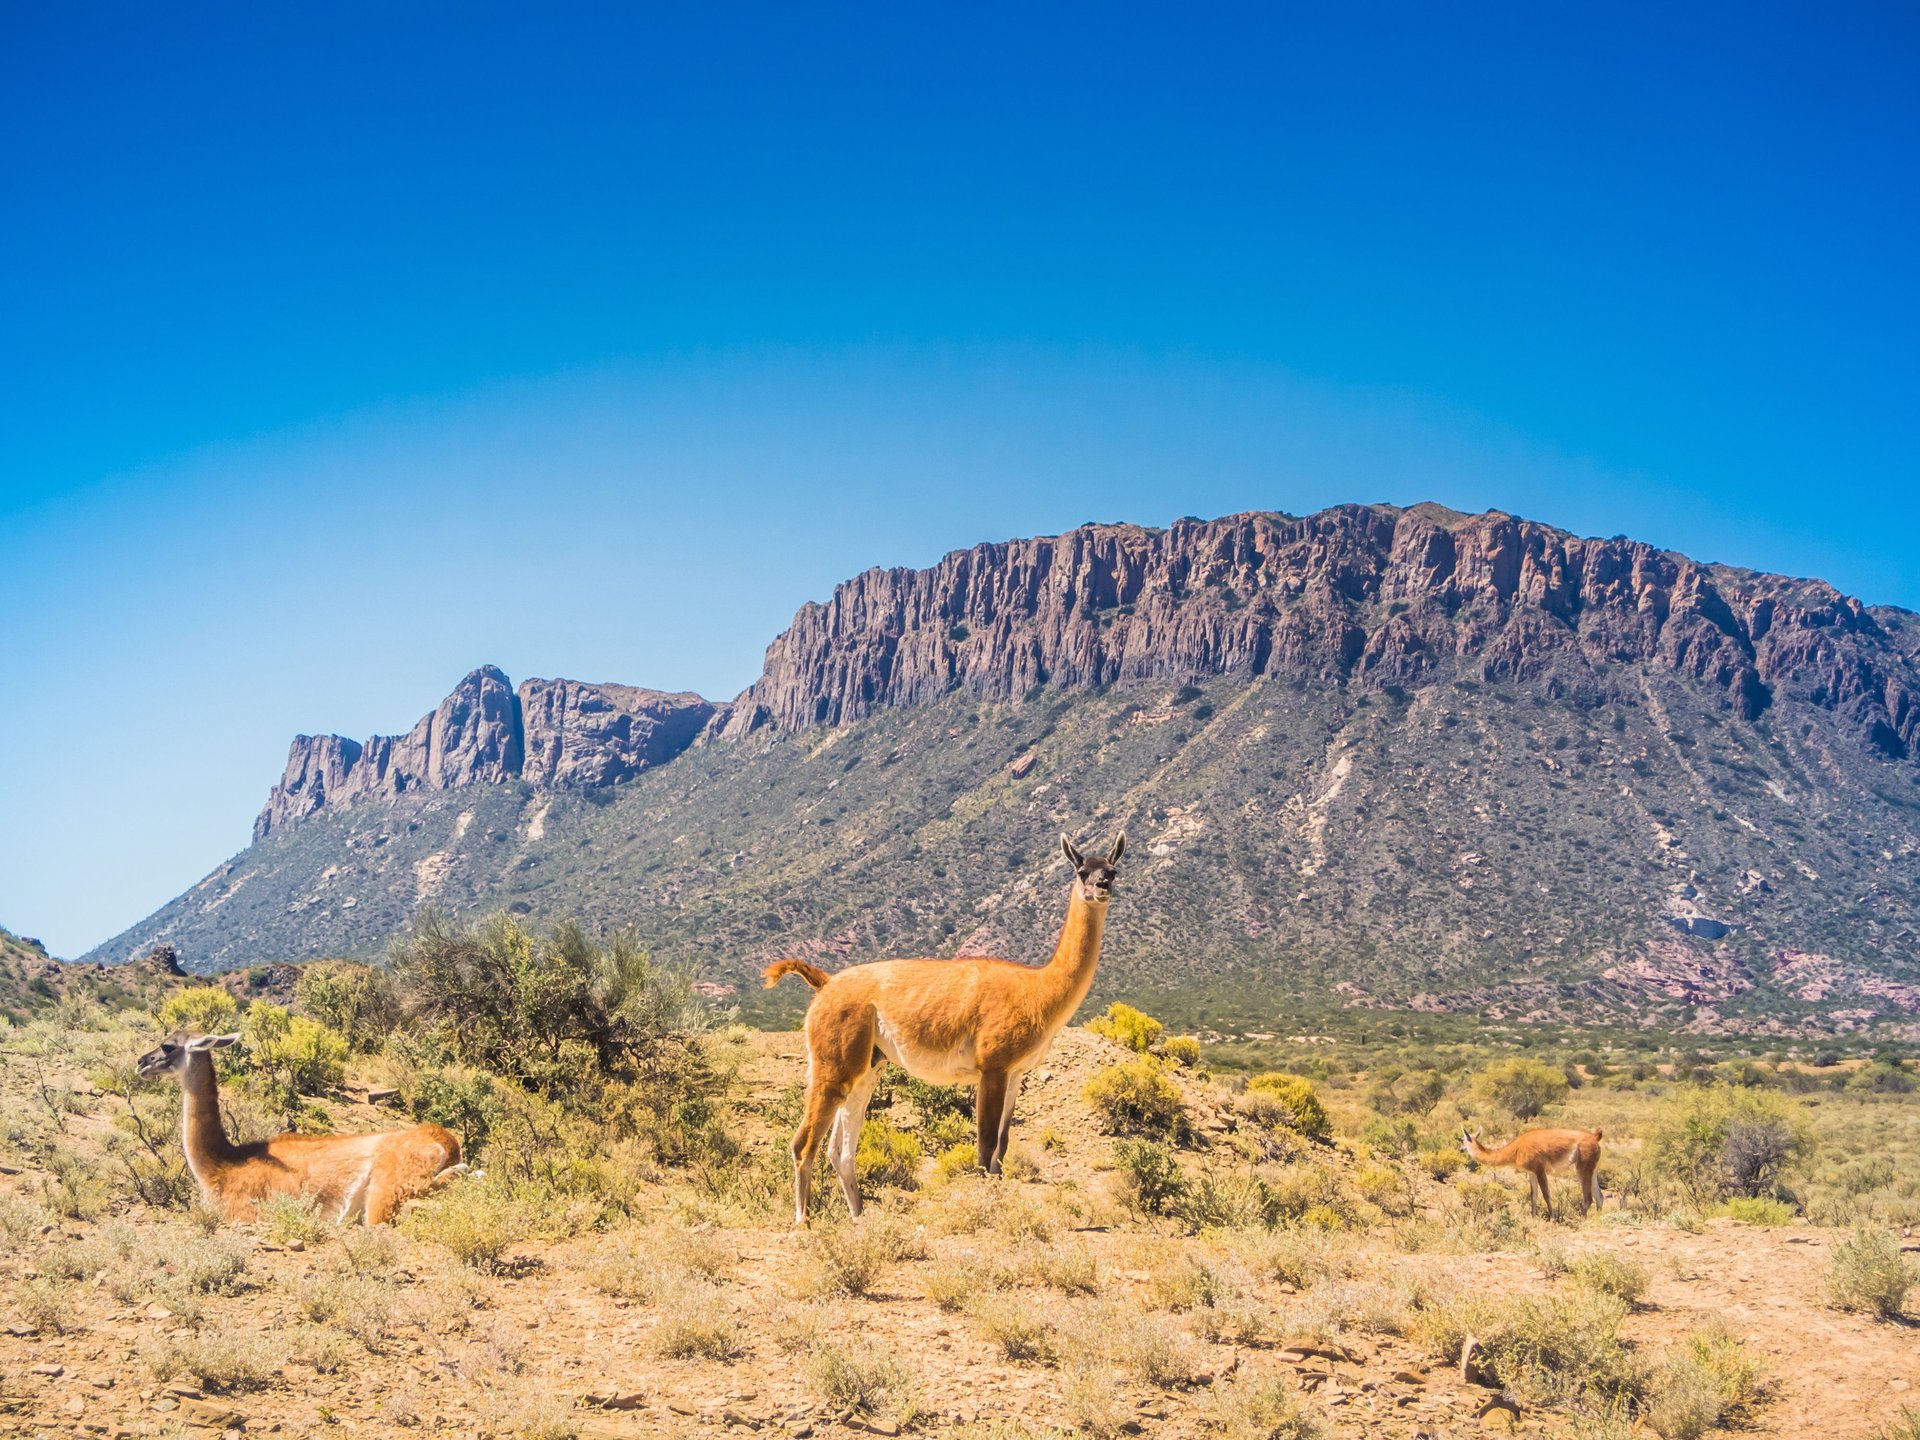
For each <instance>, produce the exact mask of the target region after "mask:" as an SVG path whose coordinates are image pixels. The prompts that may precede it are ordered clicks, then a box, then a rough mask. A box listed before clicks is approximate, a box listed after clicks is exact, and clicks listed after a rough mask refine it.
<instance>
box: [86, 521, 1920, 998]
mask: <svg viewBox="0 0 1920 1440" xmlns="http://www.w3.org/2000/svg"><path fill="white" fill-rule="evenodd" d="M1914 636H1915V626H1914V617H1912V616H1909V615H1906V614H1905V613H1904V612H1899V611H1892V610H1869V609H1867V608H1865V607H1862V606H1860V605H1858V603H1857V602H1854V601H1851V600H1847V599H1846V598H1845V597H1841V596H1839V595H1837V594H1836V593H1835V592H1833V591H1832V590H1831V588H1830V587H1826V586H1824V585H1821V584H1819V583H1818V582H1811V581H1793V580H1786V579H1782V578H1780V577H1774V576H1761V575H1754V574H1752V573H1750V572H1744V571H1737V570H1731V569H1727V568H1726V567H1717V566H1700V565H1697V564H1695V563H1694V562H1692V561H1688V560H1685V559H1684V558H1683V557H1675V556H1670V555H1665V554H1663V553H1661V552H1656V551H1652V550H1649V549H1647V547H1643V546H1635V545H1633V544H1632V543H1631V542H1626V541H1576V540H1574V539H1573V538H1572V537H1567V536H1564V535H1561V534H1560V533H1559V532H1555V531H1550V530H1548V529H1546V527H1540V526H1532V525H1529V524H1528V523H1527V522H1521V521H1513V520H1510V519H1509V518H1508V517H1502V516H1487V517H1475V518H1473V519H1468V518H1465V517H1455V516H1450V515H1448V514H1447V513H1446V512H1441V511H1438V510H1437V509H1434V508H1432V507H1420V508H1419V509H1417V510H1415V511H1390V510H1385V509H1380V508H1373V507H1343V508H1342V509H1341V510H1340V511H1336V512H1328V513H1327V514H1326V515H1323V516H1316V517H1309V519H1307V520H1303V521H1295V520H1290V519H1288V518H1286V517H1275V516H1252V517H1235V518H1234V519H1231V520H1227V521H1220V522H1214V523H1212V524H1211V525H1201V524H1199V523H1198V522H1193V523H1188V522H1182V525H1181V526H1176V527H1174V528H1173V529H1172V530H1169V531H1164V532H1155V531H1145V530H1140V529H1137V528H1136V527H1106V526H1103V527H1087V528H1086V529H1084V530H1082V531H1076V532H1073V533H1072V534H1071V535H1070V536H1067V537H1060V538H1059V539H1058V540H1053V541H1027V542H1016V543H1015V544H1014V545H1011V546H1002V547H980V548H979V549H977V550H974V551H968V552H961V553H960V554H959V555H957V556H952V557H949V558H948V560H947V561H944V562H942V564H941V566H938V567H935V568H934V569H932V570H928V571H920V572H905V571H895V572H870V573H869V575H867V576H863V577H860V578H859V579H857V580H855V581H851V582H849V583H848V585H846V586H843V587H841V590H840V591H839V592H837V593H836V596H835V598H834V600H833V601H832V602H831V603H830V604H829V605H827V606H810V607H808V608H807V609H806V610H803V611H802V612H801V615H800V617H799V618H798V619H797V620H796V623H795V625H794V627H793V629H792V630H790V631H789V632H788V634H787V635H785V636H783V637H781V639H780V640H778V641H776V642H775V644H774V646H773V647H772V648H771V649H770V650H769V657H768V664H767V668H766V672H765V674H763V677H762V679H761V681H759V682H757V683H756V685H755V686H754V687H753V688H752V689H750V690H749V691H748V692H747V693H746V694H745V695H743V696H741V697H740V698H739V699H738V700H736V701H735V702H733V703H732V704H731V705H727V706H719V707H714V708H713V710H712V715H711V720H710V722H709V724H708V728H707V732H706V736H705V738H704V739H703V741H702V742H701V743H698V744H695V745H693V746H692V748H690V749H686V750H684V751H682V752H681V753H679V755H678V756H677V758H673V759H672V760H671V762H670V763H661V764H652V765H649V766H647V767H645V768H642V769H639V770H636V771H633V772H631V773H630V774H628V775H627V776H626V777H625V778H624V779H623V780H622V781H621V783H619V784H616V785H591V784H585V785H581V784H575V785H564V786H554V785H551V784H549V783H546V782H545V781H543V780H542V779H541V777H540V776H539V775H537V774H536V775H534V776H533V777H532V778H529V776H528V775H526V774H524V773H519V774H514V775H511V776H509V777H507V778H502V779H487V780H481V779H474V778H471V777H469V778H464V779H462V780H460V781H459V782H458V783H454V784H449V785H446V786H444V787H443V788H438V789H435V788H429V787H427V786H424V785H421V786H416V787H414V788H411V789H408V790H405V791H403V792H401V793H399V794H397V795H394V796H391V797H389V796H382V795H377V794H364V795H360V796H357V797H353V798H352V799H351V800H347V801H339V802H337V803H336V802H333V801H328V802H327V803H322V804H320V805H318V806H316V807H314V809H313V810H312V812H311V813H309V814H307V815H306V816H305V818H300V819H298V820H297V822H293V823H281V824H275V825H273V826H270V827H268V833H266V834H265V835H264V837H263V838H262V839H261V840H259V841H258V842H257V843H256V844H255V845H254V846H252V847H251V848H250V849H249V850H247V851H245V852H243V853H242V854H241V855H240V856H237V857H236V858H235V859H234V860H233V861H231V862H229V863H228V864H227V865H224V866H222V867H220V869H218V870H216V871H215V872H214V873H213V874H212V875H210V876H209V877H208V878H207V879H206V880H205V881H203V882H202V883H201V884H200V885H199V886H197V887H196V888H195V889H194V890H193V891H190V892H188V894H186V895H184V896H182V897H180V898H179V899H177V900H176V901H174V902H172V903H171V904H170V905H168V906H167V907H165V908H164V909H163V910H161V911H160V912H159V913H158V914H156V915H155V916H153V917H151V918H150V919H149V920H147V921H145V922H142V924H141V925H140V926H137V927H135V928H134V930H132V931H130V932H128V934H127V935H125V936H122V937H119V938H117V939H116V940H114V941H112V942H109V944H108V945H106V946H103V947H101V949H100V950H98V951H96V952H95V953H94V956H93V957H90V958H114V959H118V958H122V957H124V956H126V955H128V954H130V953H134V952H138V951H141V950H144V949H145V948H147V947H148V946H150V945H151V944H153V943H154V942H156V941H159V940H167V941H170V942H172V943H174V944H175V945H177V946H178V947H179V950H180V953H181V956H182V959H183V960H184V961H185V962H186V963H187V964H188V965H189V966H190V967H193V968H213V967H225V966H232V965H239V964H247V963H255V962H259V961H266V960H278V959H293V958H303V957H311V956H314V955H318V954H327V953H356V954H370V953H374V952H376V951H377V950H378V949H379V948H380V947H381V946H383V945H384V944H385V943H387V941H388V940H389V939H390V938H391V937H392V936H393V935H394V934H395V933H397V932H398V931H399V930H401V929H402V928H404V926H405V924H406V923H407V921H408V919H409V918H410V917H411V915H412V914H413V913H415V911H416V910H417V909H418V908H419V907H420V906H422V905H427V904H432V905H439V906H442V907H446V908H451V909H454V910H459V911H469V910H477V909H481V908H488V907H494V906H502V905H506V906H511V907H513V908H515V909H519V910H522V911H524V912H527V913H531V914H533V915H534V916H536V917H540V918H551V917H556V916H560V915H568V914H578V915H580V916H582V917H583V918H584V919H586V920H588V921H589V922H591V923H593V924H596V925H601V926H615V925H625V926H631V927H633V928H635V929H637V930H638V931H639V932H640V933H641V934H642V936H643V937H645V939H646V940H647V941H648V942H649V943H650V944H652V945H653V946H654V947H655V948H656V949H657V950H659V951H660V952H662V953H664V954H667V955H671V956H673V957H674V958H676V959H679V960H682V961H684V962H686V963H690V964H692V965H693V966H695V967H696V968H697V969H699V970H700V971H701V972H702V973H703V974H705V975H706V976H708V977H709V978H710V979H711V980H713V981H714V982H715V983H716V984H720V985H738V986H747V985H750V983H751V979H752V974H753V972H754V970H755V969H756V968H757V967H758V966H759V965H760V964H763V963H764V962H765V961H766V960H768V959H770V958H773V957H775V956H777V955H780V954H783V953H790V952H794V951H803V952H807V953H813V954H817V955H822V956H826V957H828V958H829V960H830V961H833V960H837V959H842V958H844V959H854V958H863V957H869V956H873V955H878V954H885V953H901V952H921V951H924V952H927V953H951V952H952V951H954V950H955V949H958V948H965V949H968V950H973V951H997V952H1001V953H1007V954H1011V955H1016V956H1028V957H1039V956H1041V955H1044V953H1045V952H1046V950H1047V949H1048V947H1049V945H1050V943H1051V937H1052V932H1053V929H1054V927H1055V926H1057V924H1058V918H1059V910H1060V906H1061V903H1062V899H1061V897H1062V894H1063V888H1062V887H1063V884H1064V871H1063V870H1062V869H1061V868H1060V867H1059V866H1057V865H1056V864H1055V862H1054V860H1053V856H1054V853H1055V849H1054V836H1055V833H1056V832H1057V831H1058V830H1060V829H1063V828H1064V829H1069V830H1072V831H1074V832H1075V833H1076V834H1080V835H1082V836H1085V837H1088V838H1094V839H1097V838H1100V837H1101V836H1103V835H1104V834H1105V833H1106V831H1107V830H1108V829H1111V828H1114V827H1116V826H1118V825H1120V824H1123V823H1124V824H1125V825H1126V826H1127V827H1128V829H1129V832H1130V838H1131V849H1130V859H1129V863H1128V865H1127V867H1126V872H1125V874H1124V875H1123V879H1122V886H1121V893H1120V898H1119V899H1118V900H1117V901H1116V909H1115V915H1114V922H1113V927H1112V930H1111V932H1110V939H1109V946H1108V952H1107V957H1106V960H1105V963H1104V965H1103V969H1102V974H1101V979H1100V982H1099V986H1098V988H1097V990H1096V999H1098V998H1100V997H1103V996H1111V995H1114V994H1122V993H1124V994H1129V995H1136V994H1140V993H1142V992H1146V993H1153V992H1159V994H1160V995H1161V997H1162V999H1161V1001H1160V1003H1162V1004H1163V1006H1172V1007H1175V1008H1177V1009H1179V1010H1180V1011H1181V1012H1182V1013H1187V1014H1190V1015H1191V1016H1194V1017H1196V1018H1207V1019H1211V1020H1214V1021H1217V1022H1218V1023H1220V1024H1221V1025H1222V1026H1223V1027H1227V1026H1231V1027H1233V1028H1271V1027H1272V1026H1273V1024H1274V1020H1275V1015H1276V1013H1278V1012H1279V1010H1280V1007H1282V1006H1284V1007H1285V1009H1286V1013H1288V1014H1289V1015H1295V1014H1297V1013H1299V1012H1300V1011H1302V1010H1306V1011H1313V1010H1323V1009H1325V1008H1326V1007H1327V1006H1330V1005H1343V1004H1351V1005H1390V1006H1396V1007H1405V1006H1412V1007H1416V1008H1422V1009H1430V1010H1444V1011H1457V1012H1461V1013H1466V1014H1476V1015H1481V1014H1495V1015H1508V1016H1527V1015H1535V1016H1542V1017H1545V1016H1552V1017H1556V1018H1566V1019H1575V1020H1582V1019H1584V1020H1595V1021H1601V1020H1605V1021H1645V1020H1648V1019H1650V1018H1660V1019H1662V1020H1665V1021H1680V1022H1687V1021H1691V1022H1694V1023H1701V1024H1705V1025H1709V1026H1712V1025H1724V1024H1741V1025H1765V1026H1774V1025H1778V1026H1790V1027H1793V1028H1802V1027H1811V1028H1822V1029H1846V1028H1851V1027H1856V1026H1860V1025H1866V1024H1874V1023H1878V1022H1882V1021H1886V1020H1888V1019H1893V1020H1901V1019H1902V1017H1910V1016H1911V1015H1912V1014H1913V1013H1914V1012H1916V1011H1920V965H1916V947H1915V943H1914V941H1915V935H1916V917H1920V881H1917V880H1916V865H1915V857H1916V856H1917V855H1920V783H1916V782H1920V767H1916V766H1915V765H1914V764H1913V763H1912V761H1911V759H1910V758H1908V757H1909V756H1910V754H1911V751H1912V748H1913V745H1914V743H1915V730H1914V726H1915V723H1916V722H1915V706H1914V704H1913V701H1912V699H1911V697H1912V696H1913V695H1915V694H1920V683H1916V678H1915V677H1916V671H1915V663H1914V657H1915V650H1916V646H1915V640H1914ZM496 673H497V672H496ZM501 683H502V685H504V677H501ZM523 688H524V687H523ZM692 698H694V699H697V697H692ZM702 703H704V702H702ZM423 723H425V722H423ZM523 768H524V767H523ZM278 793H280V792H276V794H278ZM740 995H741V998H742V999H743V1000H747V1001H750V1002H751V1003H753V1004H755V1005H760V1004H765V1003H775V1004H787V1003H789V999H790V997H788V998H782V999H777V1000H774V1001H772V1002H768V1001H765V1000H763V999H761V998H760V997H759V996H758V995H757V992H753V991H750V990H746V989H743V990H742V991H741V992H740ZM1907 1023H1910V1022H1907Z"/></svg>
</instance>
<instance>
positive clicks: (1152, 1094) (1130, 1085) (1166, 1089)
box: [1085, 1056, 1186, 1136]
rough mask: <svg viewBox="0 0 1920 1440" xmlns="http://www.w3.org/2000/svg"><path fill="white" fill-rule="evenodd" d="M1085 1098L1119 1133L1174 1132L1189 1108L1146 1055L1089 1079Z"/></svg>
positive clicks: (1174, 1086) (1156, 1065) (1153, 1133)
mask: <svg viewBox="0 0 1920 1440" xmlns="http://www.w3.org/2000/svg"><path fill="white" fill-rule="evenodd" d="M1085 1093H1086V1097H1087V1101H1088V1103H1089V1104H1091V1105H1092V1106H1093V1108H1094V1109H1095V1110H1096V1111H1097V1112H1099V1115H1100V1118H1101V1121H1102V1123H1103V1124H1104V1125H1105V1127H1106V1129H1107V1130H1108V1132H1109V1133H1111V1134H1116V1135H1158V1136H1165V1135H1171V1134H1174V1133H1175V1132H1177V1131H1178V1129H1179V1128H1180V1124H1181V1121H1182V1119H1183V1118H1184V1115H1185V1110H1186V1107H1185V1105H1184V1104H1183V1102H1182V1101H1181V1099H1180V1088H1179V1087H1178V1086H1177V1085H1175V1084H1174V1083H1173V1082H1172V1081H1171V1080H1169V1079H1167V1077H1166V1075H1165V1073H1164V1072H1163V1071H1162V1070H1161V1068H1160V1066H1159V1065H1158V1064H1157V1063H1156V1062H1155V1061H1153V1060H1152V1059H1149V1058H1147V1057H1145V1056H1142V1057H1141V1058H1140V1059H1138V1060H1129V1061H1127V1062H1125V1063H1124V1064H1120V1065H1109V1066H1108V1067H1107V1068H1106V1069H1104V1070H1102V1071H1101V1072H1100V1073H1099V1074H1097V1075H1095V1076H1094V1077H1093V1078H1092V1079H1091V1080H1089V1081H1088V1082H1087V1088H1086V1092H1085Z"/></svg>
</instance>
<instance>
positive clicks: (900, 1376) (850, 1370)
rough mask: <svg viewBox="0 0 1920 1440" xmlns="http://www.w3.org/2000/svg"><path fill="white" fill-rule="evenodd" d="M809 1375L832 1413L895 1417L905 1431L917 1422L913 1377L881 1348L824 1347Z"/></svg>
mask: <svg viewBox="0 0 1920 1440" xmlns="http://www.w3.org/2000/svg"><path fill="white" fill-rule="evenodd" d="M807 1374H808V1377H809V1378H810V1379H811V1380H812V1381H813V1388H814V1390H815V1391H816V1392H817V1393H818V1394H819V1396H820V1399H821V1401H822V1402H823V1403H824V1404H825V1405H826V1406H827V1408H828V1409H830V1410H853V1411H858V1412H860V1413H862V1414H867V1415H893V1416H896V1417H898V1418H899V1419H900V1421H901V1423H902V1426H903V1427H904V1426H905V1425H906V1424H907V1423H908V1422H910V1421H911V1419H912V1418H913V1414H914V1410H915V1406H914V1401H913V1395H914V1389H915V1387H914V1382H913V1377H912V1375H911V1374H910V1373H909V1372H908V1371H907V1369H906V1367H904V1366H903V1365H901V1363H900V1362H899V1361H898V1360H896V1359H894V1358H893V1356H892V1355H890V1354H889V1353H888V1352H887V1351H886V1350H885V1349H884V1348H882V1347H880V1346H869V1345H861V1346H855V1347H852V1348H848V1347H845V1346H841V1345H838V1344H834V1343H831V1342H829V1343H827V1344H823V1345H820V1346H818V1347H816V1348H815V1350H814V1352H813V1354H812V1356H811V1357H810V1359H809V1361H808V1364H807Z"/></svg>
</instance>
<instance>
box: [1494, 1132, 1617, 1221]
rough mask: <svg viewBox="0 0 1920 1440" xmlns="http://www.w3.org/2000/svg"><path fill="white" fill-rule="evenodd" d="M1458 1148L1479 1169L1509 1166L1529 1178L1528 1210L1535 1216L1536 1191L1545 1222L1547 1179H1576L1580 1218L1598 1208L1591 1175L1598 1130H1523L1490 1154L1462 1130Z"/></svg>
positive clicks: (1596, 1166)
mask: <svg viewBox="0 0 1920 1440" xmlns="http://www.w3.org/2000/svg"><path fill="white" fill-rule="evenodd" d="M1460 1148H1461V1149H1462V1150H1463V1151H1465V1152H1466V1155H1467V1158H1468V1159H1470V1160H1474V1161H1477V1162H1479V1163H1480V1164H1482V1165H1489V1166H1494V1167H1501V1166H1510V1167H1512V1168H1513V1169H1515V1170H1520V1171H1524V1172H1525V1173H1526V1174H1527V1175H1529V1176H1531V1177H1532V1181H1533V1183H1532V1184H1531V1185H1529V1186H1528V1187H1527V1205H1528V1208H1529V1209H1532V1210H1534V1212H1535V1213H1536V1214H1537V1213H1538V1206H1537V1205H1536V1204H1535V1202H1534V1193H1533V1192H1534V1190H1535V1189H1536V1188H1537V1189H1538V1190H1539V1192H1540V1199H1541V1200H1542V1201H1544V1202H1545V1203H1546V1207H1547V1218H1548V1219H1549V1220H1551V1219H1552V1218H1553V1195H1552V1194H1551V1192H1549V1191H1548V1189H1547V1176H1549V1175H1578V1176H1579V1177H1580V1213H1581V1214H1583V1215H1584V1214H1585V1213H1586V1211H1587V1208H1588V1207H1589V1206H1592V1207H1593V1208H1595V1209H1598V1208H1599V1207H1600V1203H1601V1195H1600V1182H1599V1180H1598V1179H1596V1178H1595V1175H1594V1172H1595V1171H1596V1170H1598V1169H1599V1167H1600V1132H1599V1131H1598V1130H1524V1131H1522V1132H1521V1133H1520V1134H1518V1135H1516V1136H1514V1137H1513V1139H1511V1140H1509V1141H1508V1142H1507V1143H1506V1144H1504V1145H1501V1146H1499V1147H1497V1148H1495V1149H1491V1150H1490V1149H1488V1148H1487V1147H1486V1146H1484V1145H1482V1144H1481V1143H1480V1132H1479V1131H1477V1130H1467V1129H1464V1128H1463V1129H1462V1130H1461V1131H1460Z"/></svg>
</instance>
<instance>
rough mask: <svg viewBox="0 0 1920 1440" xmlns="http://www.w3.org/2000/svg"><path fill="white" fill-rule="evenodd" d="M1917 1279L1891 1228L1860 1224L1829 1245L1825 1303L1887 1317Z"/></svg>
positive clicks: (1899, 1306)
mask: <svg viewBox="0 0 1920 1440" xmlns="http://www.w3.org/2000/svg"><path fill="white" fill-rule="evenodd" d="M1917 1282H1920V1275H1916V1274H1915V1272H1914V1267H1913V1265H1912V1263H1911V1262H1909V1261H1908V1259H1907V1257H1906V1256H1904V1255H1902V1254H1901V1253H1900V1242H1899V1240H1898V1239H1897V1238H1895V1236H1894V1233H1893V1232H1892V1231H1891V1230H1888V1229H1885V1228H1883V1227H1880V1226H1862V1227H1860V1228H1858V1229H1856V1230H1855V1231H1854V1232H1853V1234H1851V1235H1850V1236H1848V1237H1847V1238H1846V1239H1845V1240H1842V1241H1841V1242H1840V1243H1839V1244H1837V1245H1835V1246H1834V1247H1833V1261H1832V1264H1831V1267H1830V1268H1829V1269H1828V1271H1827V1303H1828V1304H1830V1305H1832V1306H1833V1307H1834V1308H1835V1309H1838V1310H1855V1311H1859V1312H1861V1313H1863V1314H1868V1315H1878V1316H1880V1317H1881V1318H1882V1319H1888V1320H1891V1319H1892V1318H1893V1317H1894V1316H1896V1315H1898V1314H1899V1313H1900V1312H1901V1309H1902V1307H1903V1306H1904V1305H1905V1304H1906V1299H1907V1291H1908V1290H1910V1289H1912V1288H1913V1286H1914V1285H1915V1283H1917Z"/></svg>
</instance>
